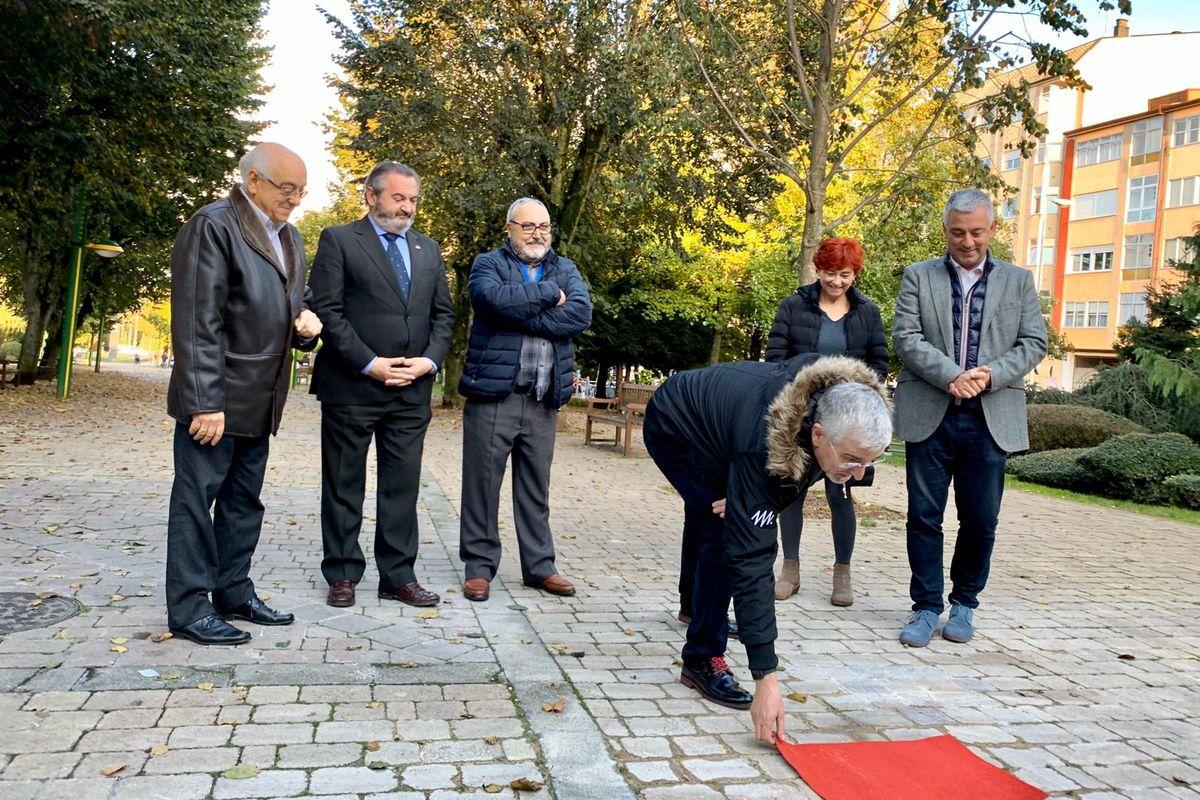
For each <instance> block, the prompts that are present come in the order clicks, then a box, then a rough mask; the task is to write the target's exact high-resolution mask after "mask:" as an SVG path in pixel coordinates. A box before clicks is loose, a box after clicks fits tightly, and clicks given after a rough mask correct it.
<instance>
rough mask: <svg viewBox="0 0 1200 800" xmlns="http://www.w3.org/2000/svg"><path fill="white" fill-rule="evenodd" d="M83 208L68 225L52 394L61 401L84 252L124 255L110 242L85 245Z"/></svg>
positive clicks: (68, 384)
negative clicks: (64, 287) (64, 293)
mask: <svg viewBox="0 0 1200 800" xmlns="http://www.w3.org/2000/svg"><path fill="white" fill-rule="evenodd" d="M84 213H85V212H84V206H83V204H82V203H80V204H79V205H77V206H76V207H75V221H74V224H73V225H72V226H71V261H70V263H69V264H68V265H67V299H66V305H65V307H64V308H63V326H62V346H61V348H60V349H59V352H58V386H57V388H56V391H55V394H56V395H57V396H58V398H59V399H60V400H62V399H64V398H66V397H67V396H68V395H69V394H70V393H71V377H72V366H73V363H72V362H73V358H72V355H73V353H72V351H73V350H74V349H75V321H76V319H77V318H78V316H79V283H80V281H81V280H82V272H83V251H84V249H85V248H86V249H88V250H91V251H92V252H93V253H95V254H96V255H98V256H100V257H101V258H116V257H117V256H119V255H121V253H124V252H125V249H124V248H123V247H121V245H119V244H117V243H116V242H114V241H113V240H111V239H102V240H100V241H98V242H87V243H85V242H84Z"/></svg>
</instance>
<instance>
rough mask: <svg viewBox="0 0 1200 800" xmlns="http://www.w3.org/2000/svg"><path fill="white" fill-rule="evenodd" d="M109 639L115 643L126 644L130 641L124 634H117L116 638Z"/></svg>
mask: <svg viewBox="0 0 1200 800" xmlns="http://www.w3.org/2000/svg"><path fill="white" fill-rule="evenodd" d="M109 641H110V642H112V643H113V644H125V643H126V642H128V641H129V639H127V638H126V637H124V636H117V637H115V638H112V639H109Z"/></svg>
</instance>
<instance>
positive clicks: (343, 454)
mask: <svg viewBox="0 0 1200 800" xmlns="http://www.w3.org/2000/svg"><path fill="white" fill-rule="evenodd" d="M430 416H431V411H430V408H429V404H428V403H418V404H412V403H408V402H405V401H403V400H402V399H400V398H399V397H395V398H392V399H391V400H389V401H388V402H386V403H381V404H376V405H362V406H343V405H332V404H329V403H325V404H323V405H322V407H321V539H322V543H323V544H324V549H325V557H324V559H323V560H322V561H321V574H322V575H324V576H325V580H326V581H328V582H329V583H330V584H332V583H334V582H336V581H341V580H350V581H354V582H355V583H357V582H359V581H361V580H362V576H363V573H364V572H365V571H366V568H367V561H366V558H365V556H363V551H362V547H361V546H359V543H358V535H359V532H360V531H361V530H362V521H363V518H362V514H363V498H364V496H365V494H366V483H367V451H368V449H369V448H370V446H371V439H372V438H374V440H375V456H376V473H377V478H376V480H377V486H376V492H375V496H376V511H375V566H376V567H377V568H378V570H379V589H380V590H381V591H393V590H396V589H399V588H400V587H402V586H404V585H405V584H408V583H412V582H413V581H415V580H416V579H417V576H416V573H415V571H414V569H413V565H414V564H415V562H416V560H417V542H418V531H417V492H418V490H419V489H420V485H421V453H422V451H423V449H424V446H425V431H426V429H427V428H428V427H429V418H430Z"/></svg>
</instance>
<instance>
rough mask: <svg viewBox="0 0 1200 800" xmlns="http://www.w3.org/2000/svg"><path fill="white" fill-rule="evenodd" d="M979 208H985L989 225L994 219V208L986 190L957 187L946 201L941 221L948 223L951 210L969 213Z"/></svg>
mask: <svg viewBox="0 0 1200 800" xmlns="http://www.w3.org/2000/svg"><path fill="white" fill-rule="evenodd" d="M981 208H982V209H986V210H987V215H988V224H989V225H991V224H992V223H993V222H995V221H996V209H995V208H993V207H992V198H990V197H988V193H987V192H985V191H983V190H981V189H959V190H958V191H957V192H955V193H954V194H952V195H950V199H949V200H947V201H946V210H945V211H943V212H942V222H943V223H945V224H946V225H949V224H950V212H951V211H957V212H958V213H960V214H969V213H971V212H972V211H978V210H979V209H981Z"/></svg>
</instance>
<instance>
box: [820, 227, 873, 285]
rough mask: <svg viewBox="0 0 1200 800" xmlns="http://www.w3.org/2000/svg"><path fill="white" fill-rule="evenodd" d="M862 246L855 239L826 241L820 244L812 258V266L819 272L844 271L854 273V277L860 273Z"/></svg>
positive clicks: (841, 238) (862, 254)
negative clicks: (847, 270)
mask: <svg viewBox="0 0 1200 800" xmlns="http://www.w3.org/2000/svg"><path fill="white" fill-rule="evenodd" d="M865 255H866V254H865V253H864V252H863V246H862V245H861V244H859V242H858V240H857V239H850V238H845V237H839V238H833V239H826V240H825V241H823V242H821V246H820V247H818V248H817V252H816V254H815V255H814V256H813V266H814V267H816V268H817V269H818V270H820V271H821V272H841V271H842V270H844V269H850V270H853V271H854V275H855V277H857V276H858V273H860V272H862V268H863V258H864V257H865Z"/></svg>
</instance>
